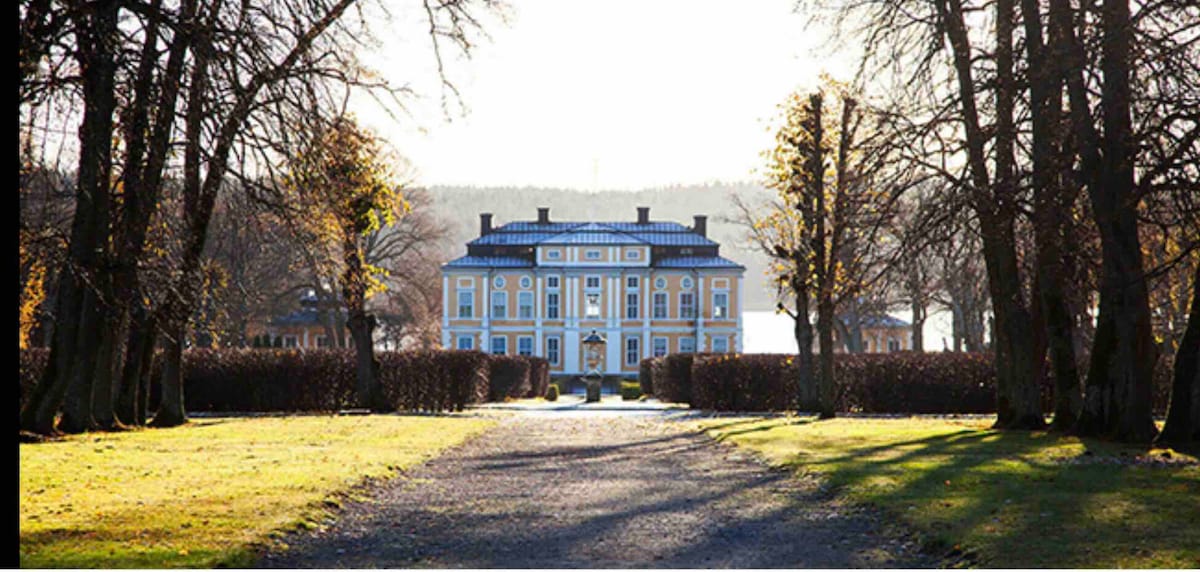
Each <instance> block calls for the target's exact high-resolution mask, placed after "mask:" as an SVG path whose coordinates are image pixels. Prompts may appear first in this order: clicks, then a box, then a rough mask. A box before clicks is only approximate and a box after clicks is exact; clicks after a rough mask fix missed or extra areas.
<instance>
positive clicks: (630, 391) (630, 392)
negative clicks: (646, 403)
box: [621, 381, 642, 401]
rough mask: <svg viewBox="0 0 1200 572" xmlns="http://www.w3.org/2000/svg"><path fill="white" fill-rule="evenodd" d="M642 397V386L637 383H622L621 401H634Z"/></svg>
mask: <svg viewBox="0 0 1200 572" xmlns="http://www.w3.org/2000/svg"><path fill="white" fill-rule="evenodd" d="M641 396H642V385H641V384H640V383H638V382H636V381H622V382H621V399H623V400H625V401H633V400H635V399H637V398H639V397H641Z"/></svg>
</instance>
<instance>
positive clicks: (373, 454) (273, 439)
mask: <svg viewBox="0 0 1200 572" xmlns="http://www.w3.org/2000/svg"><path fill="white" fill-rule="evenodd" d="M491 423H492V422H491V421H487V420H483V419H477V418H468V417H461V416H437V417H433V416H430V417H415V416H414V417H407V416H394V415H380V416H363V417H332V416H297V417H270V418H225V419H202V420H197V421H193V422H192V423H190V424H189V425H187V426H184V427H179V428H175V429H155V430H144V431H132V432H126V433H105V434H92V435H81V436H75V437H70V438H68V439H65V440H63V441H58V442H49V443H40V444H22V445H21V446H20V470H21V475H20V496H21V499H20V537H21V538H20V563H21V566H22V567H116V568H119V567H208V566H217V565H223V566H245V565H249V564H251V563H252V560H253V558H254V555H255V547H256V546H258V545H260V544H262V543H263V542H265V541H267V540H268V539H269V537H270V536H271V534H272V533H273V532H275V531H280V530H286V529H293V528H297V527H312V526H314V521H315V520H317V519H320V518H321V517H322V513H323V512H324V511H327V510H329V509H331V508H334V507H336V503H337V501H336V499H335V498H333V497H331V495H333V494H334V493H338V492H343V491H346V490H347V489H349V488H351V487H352V486H353V485H354V484H356V483H359V482H361V481H362V480H363V479H364V478H367V477H380V476H386V475H392V474H395V472H396V470H398V469H403V468H405V467H409V466H412V465H415V464H418V463H420V462H422V461H424V460H426V459H428V458H430V457H432V456H434V455H436V454H437V453H438V452H440V451H441V450H442V449H444V448H446V447H449V446H453V445H456V444H458V443H461V442H462V441H463V440H464V439H466V438H468V437H470V436H471V435H474V434H476V433H478V432H480V431H482V430H483V429H485V428H486V427H488V426H490V425H491Z"/></svg>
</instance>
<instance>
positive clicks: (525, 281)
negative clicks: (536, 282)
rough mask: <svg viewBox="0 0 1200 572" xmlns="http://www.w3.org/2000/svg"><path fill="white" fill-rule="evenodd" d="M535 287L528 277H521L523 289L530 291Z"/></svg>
mask: <svg viewBox="0 0 1200 572" xmlns="http://www.w3.org/2000/svg"><path fill="white" fill-rule="evenodd" d="M532 287H533V279H532V278H530V277H528V276H522V277H521V289H522V290H528V289H530V288H532Z"/></svg>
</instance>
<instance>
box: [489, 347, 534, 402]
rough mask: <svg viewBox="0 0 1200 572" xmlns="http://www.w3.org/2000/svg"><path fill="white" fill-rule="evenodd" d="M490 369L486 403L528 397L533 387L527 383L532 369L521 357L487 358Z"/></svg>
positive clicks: (493, 356) (499, 356)
mask: <svg viewBox="0 0 1200 572" xmlns="http://www.w3.org/2000/svg"><path fill="white" fill-rule="evenodd" d="M488 362H489V365H490V367H491V370H490V373H489V378H490V383H489V386H488V401H504V400H505V398H509V397H512V398H521V397H525V396H526V395H529V392H530V391H532V390H533V385H532V384H531V383H530V381H529V373H530V370H531V369H532V368H531V367H530V362H529V360H527V359H525V358H524V357H523V356H511V355H492V356H488Z"/></svg>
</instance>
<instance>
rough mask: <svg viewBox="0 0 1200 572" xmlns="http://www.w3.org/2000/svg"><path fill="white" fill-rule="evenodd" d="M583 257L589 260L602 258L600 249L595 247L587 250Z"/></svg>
mask: <svg viewBox="0 0 1200 572" xmlns="http://www.w3.org/2000/svg"><path fill="white" fill-rule="evenodd" d="M583 257H584V258H586V259H588V260H600V251H599V250H595V249H592V250H588V251H585V252H584V253H583Z"/></svg>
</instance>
